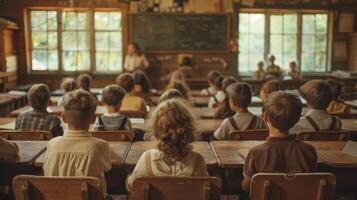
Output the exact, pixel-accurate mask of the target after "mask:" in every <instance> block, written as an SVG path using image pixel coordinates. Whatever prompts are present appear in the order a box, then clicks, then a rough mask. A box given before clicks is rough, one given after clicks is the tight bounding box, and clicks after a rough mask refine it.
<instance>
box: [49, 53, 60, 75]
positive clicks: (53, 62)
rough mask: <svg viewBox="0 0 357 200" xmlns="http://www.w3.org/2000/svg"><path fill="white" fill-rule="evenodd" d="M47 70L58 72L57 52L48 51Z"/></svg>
mask: <svg viewBox="0 0 357 200" xmlns="http://www.w3.org/2000/svg"><path fill="white" fill-rule="evenodd" d="M48 69H49V70H58V51H48Z"/></svg>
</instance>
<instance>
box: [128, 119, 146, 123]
mask: <svg viewBox="0 0 357 200" xmlns="http://www.w3.org/2000/svg"><path fill="white" fill-rule="evenodd" d="M129 120H130V122H131V123H132V124H143V123H145V119H144V118H129Z"/></svg>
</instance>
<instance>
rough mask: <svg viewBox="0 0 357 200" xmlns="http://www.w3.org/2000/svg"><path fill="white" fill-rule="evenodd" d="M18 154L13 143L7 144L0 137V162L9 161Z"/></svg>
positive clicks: (7, 142) (17, 148)
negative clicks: (2, 160)
mask: <svg viewBox="0 0 357 200" xmlns="http://www.w3.org/2000/svg"><path fill="white" fill-rule="evenodd" d="M18 154H19V147H18V146H17V145H16V143H14V142H9V141H7V140H5V139H3V138H1V137H0V160H1V159H5V160H6V159H10V158H12V157H15V156H17V155H18Z"/></svg>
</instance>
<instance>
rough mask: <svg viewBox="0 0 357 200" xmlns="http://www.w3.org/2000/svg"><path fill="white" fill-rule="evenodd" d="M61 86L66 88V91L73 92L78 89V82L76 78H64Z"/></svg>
mask: <svg viewBox="0 0 357 200" xmlns="http://www.w3.org/2000/svg"><path fill="white" fill-rule="evenodd" d="M61 88H62V89H63V90H64V92H65V93H67V92H71V91H73V90H75V89H77V82H76V80H74V78H70V77H67V78H64V79H63V80H62V83H61Z"/></svg>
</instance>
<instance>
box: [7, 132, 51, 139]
mask: <svg viewBox="0 0 357 200" xmlns="http://www.w3.org/2000/svg"><path fill="white" fill-rule="evenodd" d="M0 137H3V138H5V139H8V140H50V139H52V138H53V135H52V133H50V132H47V131H0Z"/></svg>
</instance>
